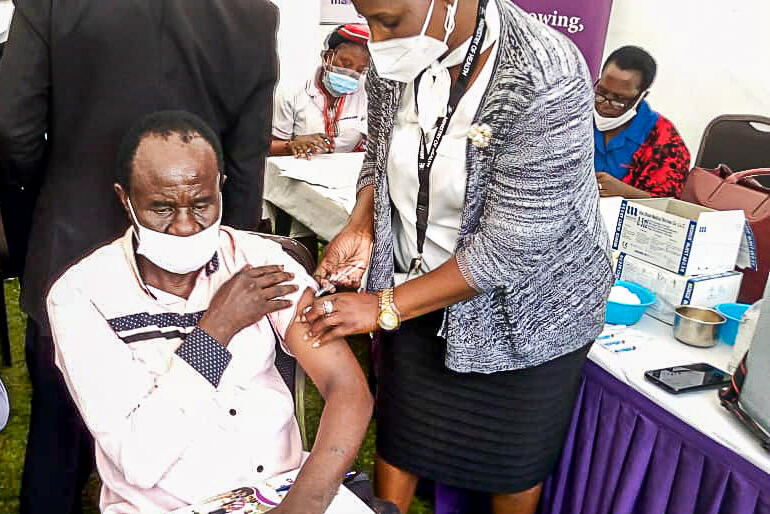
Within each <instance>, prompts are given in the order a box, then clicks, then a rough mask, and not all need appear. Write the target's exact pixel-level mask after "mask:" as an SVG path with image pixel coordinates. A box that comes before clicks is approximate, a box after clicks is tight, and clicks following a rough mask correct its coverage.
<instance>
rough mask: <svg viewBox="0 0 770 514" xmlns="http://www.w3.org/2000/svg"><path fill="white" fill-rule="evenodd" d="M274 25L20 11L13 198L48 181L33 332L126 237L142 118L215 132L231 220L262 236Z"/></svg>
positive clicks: (7, 75)
mask: <svg viewBox="0 0 770 514" xmlns="http://www.w3.org/2000/svg"><path fill="white" fill-rule="evenodd" d="M277 21H278V13H277V8H276V7H274V6H273V5H272V4H271V3H270V2H269V1H267V0H24V1H23V2H18V5H17V8H16V13H15V14H14V18H13V23H12V25H11V32H10V37H9V40H8V43H7V45H6V47H5V52H4V55H3V59H2V62H0V171H2V174H3V177H4V184H5V185H4V186H3V187H6V188H8V187H20V186H24V185H33V187H34V186H35V185H36V184H37V183H40V184H41V190H40V194H39V197H38V201H37V206H36V209H35V215H34V223H33V228H32V233H31V239H30V244H29V252H28V254H27V262H26V270H25V275H24V281H23V297H22V302H23V305H24V307H25V310H26V311H27V312H28V313H29V314H30V316H31V317H32V318H33V319H34V320H35V321H37V322H38V323H39V324H42V325H43V326H46V325H47V319H46V318H47V316H46V315H45V310H44V305H45V303H44V297H45V294H46V292H47V290H48V287H49V286H50V284H51V283H52V282H53V280H54V279H55V278H56V277H57V276H58V275H59V274H61V273H62V272H63V271H64V270H65V269H66V268H67V267H68V266H69V265H70V264H72V263H73V262H75V261H77V260H78V259H79V258H80V257H82V256H83V255H85V254H86V253H87V252H89V251H90V250H92V249H94V248H96V247H98V246H100V245H101V244H103V243H105V242H107V241H109V240H111V239H114V238H115V237H117V236H118V235H119V234H120V233H121V231H123V230H125V228H126V227H127V226H128V221H127V218H126V216H125V214H124V213H123V212H122V210H121V209H120V207H119V204H118V202H117V200H116V197H115V194H114V193H113V191H112V184H113V182H114V170H115V161H116V153H117V147H118V144H119V142H120V140H121V137H122V135H123V133H124V132H125V131H126V129H127V128H128V127H129V126H130V125H131V123H132V122H134V121H135V120H136V119H137V118H139V117H140V116H142V115H144V114H147V113H151V112H154V111H158V110H162V109H183V110H187V111H190V112H193V113H195V114H197V115H199V116H200V117H202V118H203V119H204V120H206V121H207V122H208V123H209V124H210V125H211V126H212V128H213V129H214V130H215V131H216V132H217V133H218V134H219V136H220V138H221V139H222V145H223V148H224V153H225V167H226V169H225V173H226V174H227V175H228V180H227V182H226V185H225V190H224V205H225V210H224V223H225V224H227V225H230V226H233V227H236V228H244V229H253V228H255V227H256V225H257V223H258V222H259V218H260V214H261V202H262V184H263V171H264V160H265V156H266V154H267V151H268V147H269V141H270V127H271V121H272V110H273V109H272V102H273V89H274V86H275V82H276V79H277V74H278V64H277V55H276V28H277ZM46 134H47V139H46ZM9 184H11V185H10V186H9Z"/></svg>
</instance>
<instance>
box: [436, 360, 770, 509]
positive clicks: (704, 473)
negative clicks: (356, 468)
mask: <svg viewBox="0 0 770 514" xmlns="http://www.w3.org/2000/svg"><path fill="white" fill-rule="evenodd" d="M715 394H716V393H715ZM436 493H437V494H436V513H437V514H450V513H451V514H456V513H459V512H467V513H474V514H476V513H478V512H481V511H482V508H481V506H480V505H479V504H478V502H479V501H480V500H479V499H478V498H473V497H471V496H468V495H465V494H463V493H462V492H458V491H457V490H450V489H448V488H445V487H442V486H437V488H436ZM540 512H541V514H580V513H583V514H601V513H608V514H609V513H612V514H622V513H634V514H661V513H667V512H668V513H675V514H710V513H714V514H716V513H719V514H750V513H756V514H770V475H769V474H767V473H765V472H763V471H762V470H760V469H759V468H757V467H756V466H754V465H753V464H751V463H749V462H747V461H746V460H744V459H743V458H741V457H740V456H739V455H737V454H736V453H735V452H733V451H731V450H729V449H727V448H725V447H724V446H722V445H720V444H718V443H717V442H715V441H714V440H713V439H711V438H709V437H708V436H706V435H704V434H703V433H701V432H699V431H697V430H695V429H693V428H692V427H690V426H689V425H687V424H686V423H684V422H683V421H681V420H680V419H679V418H677V417H675V416H674V415H672V414H670V413H669V412H668V411H666V410H664V409H662V408H661V407H658V406H657V405H656V404H654V403H653V402H651V401H650V400H648V399H647V398H646V397H644V396H642V395H641V394H640V393H638V392H636V391H635V390H633V389H632V388H631V387H629V386H627V385H626V384H624V383H622V382H620V381H619V380H617V379H615V378H614V377H613V376H611V375H610V374H608V373H607V372H606V371H604V370H603V369H601V368H600V367H599V366H597V365H596V364H594V363H593V362H590V361H589V362H588V363H587V364H586V367H585V370H584V382H583V385H582V387H581V391H580V395H579V397H578V400H577V404H576V406H575V413H574V414H573V418H572V424H571V426H570V430H569V434H568V435H567V439H566V441H565V443H564V450H563V452H562V456H561V459H560V461H559V464H558V466H557V468H556V470H555V471H554V473H553V475H552V476H551V478H549V479H548V480H547V481H546V483H545V485H544V490H543V497H542V501H541V506H540Z"/></svg>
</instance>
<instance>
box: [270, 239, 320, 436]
mask: <svg viewBox="0 0 770 514" xmlns="http://www.w3.org/2000/svg"><path fill="white" fill-rule="evenodd" d="M259 235H260V236H262V237H264V238H265V239H270V240H271V241H275V242H276V243H278V244H280V245H281V247H283V251H284V252H286V253H288V254H289V255H290V256H291V257H292V258H293V259H294V260H295V261H297V262H299V263H300V264H301V265H302V267H303V268H305V270H306V271H307V272H308V273H309V274H311V275H312V274H313V272H314V271H315V265H314V263H313V257H312V256H311V255H310V251H309V250H308V249H307V248H305V247H304V246H303V245H301V244H300V243H298V242H297V241H295V240H294V239H291V238H290V237H285V236H274V235H272V234H259ZM275 367H276V368H278V372H279V373H280V374H281V377H282V378H283V380H284V382H286V385H287V386H288V387H289V391H291V393H292V396H293V397H294V415H295V416H296V418H297V423H298V424H299V432H300V435H301V436H302V447H303V448H304V449H306V450H307V449H308V441H307V429H306V427H305V370H303V369H302V367H301V366H300V365H299V363H298V362H297V360H296V359H295V358H294V357H292V356H290V355H289V354H287V353H286V352H284V351H283V348H281V345H280V344H279V343H278V342H277V341H276V343H275Z"/></svg>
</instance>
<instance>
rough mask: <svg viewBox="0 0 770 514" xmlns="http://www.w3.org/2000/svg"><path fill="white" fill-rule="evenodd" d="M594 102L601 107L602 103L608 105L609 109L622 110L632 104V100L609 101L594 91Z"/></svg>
mask: <svg viewBox="0 0 770 514" xmlns="http://www.w3.org/2000/svg"><path fill="white" fill-rule="evenodd" d="M594 101H595V102H596V104H597V105H601V104H603V103H604V102H607V103H609V104H610V107H612V108H613V109H618V110H622V109H627V108H628V106H629V105H631V104H632V103H633V102H634V99H631V100H616V99H610V98H607V97H606V96H604V95H603V94H601V93H597V92H596V91H594Z"/></svg>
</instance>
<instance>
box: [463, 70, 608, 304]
mask: <svg viewBox="0 0 770 514" xmlns="http://www.w3.org/2000/svg"><path fill="white" fill-rule="evenodd" d="M528 103H529V107H528V108H527V109H526V110H524V111H523V112H522V114H521V115H520V116H519V117H517V119H515V120H510V124H511V126H512V128H511V131H510V132H511V135H510V137H508V138H507V140H506V141H504V142H503V144H502V145H500V150H499V153H498V155H496V156H495V158H494V161H493V162H492V163H491V166H492V170H491V176H490V180H489V183H488V184H487V188H488V190H487V191H486V193H485V205H484V208H483V209H484V210H483V214H482V217H481V220H480V224H479V227H478V229H477V230H476V232H475V233H473V234H471V235H470V236H469V237H467V238H465V239H464V240H463V241H462V242H461V244H460V245H459V247H458V249H457V251H456V253H455V259H456V261H457V264H458V267H459V268H460V271H461V273H462V274H463V277H464V278H465V280H466V281H467V282H468V284H469V285H470V286H471V287H473V288H474V289H476V290H477V291H485V290H491V289H494V288H497V287H510V286H515V284H516V283H518V282H520V281H521V280H522V279H523V278H525V277H527V276H529V275H530V274H532V273H534V272H535V271H536V270H537V269H538V268H539V266H540V265H541V263H542V261H543V258H544V257H545V256H546V255H547V254H548V253H549V252H551V251H553V249H554V247H555V245H558V244H561V242H560V240H561V239H562V238H563V237H564V234H565V231H567V230H568V229H569V227H570V226H571V220H570V216H572V214H573V213H572V206H573V205H575V204H576V203H578V202H577V200H578V198H579V196H580V195H586V194H594V195H595V194H596V192H595V189H596V188H595V186H594V185H593V184H591V185H590V187H587V186H586V184H588V182H590V181H591V180H594V179H593V153H592V150H593V127H592V124H591V118H590V112H591V110H590V109H591V96H590V84H588V83H587V81H586V79H584V78H583V77H574V78H565V79H562V80H561V81H559V82H557V83H555V84H553V85H550V86H548V87H543V88H541V89H539V90H536V91H535V92H534V93H533V94H532V99H531V100H530V101H529V102H528Z"/></svg>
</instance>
